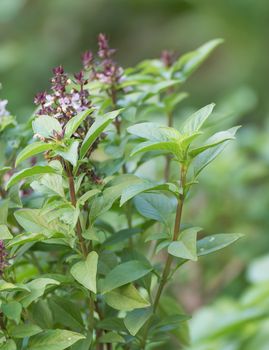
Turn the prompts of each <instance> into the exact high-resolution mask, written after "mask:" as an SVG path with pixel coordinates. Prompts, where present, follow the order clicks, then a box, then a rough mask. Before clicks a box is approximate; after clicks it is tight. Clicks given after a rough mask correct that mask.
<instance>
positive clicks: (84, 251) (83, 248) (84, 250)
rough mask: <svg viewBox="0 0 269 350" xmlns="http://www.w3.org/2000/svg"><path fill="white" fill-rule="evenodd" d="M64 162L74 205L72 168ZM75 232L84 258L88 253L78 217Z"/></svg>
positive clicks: (75, 201)
mask: <svg viewBox="0 0 269 350" xmlns="http://www.w3.org/2000/svg"><path fill="white" fill-rule="evenodd" d="M65 164H66V172H67V176H68V183H69V193H70V200H71V203H72V205H73V206H74V207H76V204H77V199H76V191H75V182H74V177H73V173H72V170H71V168H70V165H69V164H68V163H67V162H66V163H65ZM76 233H77V236H78V240H79V244H80V249H81V252H82V254H83V255H84V257H85V258H86V257H87V255H88V250H87V246H86V243H85V241H84V239H83V236H82V229H81V223H80V220H79V218H78V221H77V223H76Z"/></svg>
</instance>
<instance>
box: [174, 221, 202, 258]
mask: <svg viewBox="0 0 269 350" xmlns="http://www.w3.org/2000/svg"><path fill="white" fill-rule="evenodd" d="M200 230H201V228H200V227H191V228H189V229H186V230H184V231H182V232H181V234H180V236H179V239H178V240H177V241H175V242H172V243H170V244H169V246H168V253H169V254H171V255H173V256H176V257H177V258H182V259H187V260H193V261H197V252H196V239H197V232H199V231H200Z"/></svg>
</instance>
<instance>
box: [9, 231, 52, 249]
mask: <svg viewBox="0 0 269 350" xmlns="http://www.w3.org/2000/svg"><path fill="white" fill-rule="evenodd" d="M44 238H46V236H44V235H43V234H42V233H21V234H19V235H16V236H14V237H13V238H12V239H11V240H10V241H9V242H8V243H7V245H6V246H7V248H12V247H15V246H17V245H20V246H21V245H24V244H26V243H29V242H39V241H42V240H44Z"/></svg>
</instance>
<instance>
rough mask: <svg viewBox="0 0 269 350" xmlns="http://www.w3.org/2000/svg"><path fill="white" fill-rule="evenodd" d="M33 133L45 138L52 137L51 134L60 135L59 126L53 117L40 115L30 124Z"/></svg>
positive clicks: (60, 128)
mask: <svg viewBox="0 0 269 350" xmlns="http://www.w3.org/2000/svg"><path fill="white" fill-rule="evenodd" d="M32 127H33V131H34V133H35V134H37V135H41V136H43V137H45V138H49V137H52V136H53V132H54V131H56V132H57V133H60V134H61V133H62V127H61V124H60V123H59V122H58V120H57V119H56V118H54V117H50V116H48V115H41V116H39V117H37V118H36V119H35V120H34V121H33V123H32Z"/></svg>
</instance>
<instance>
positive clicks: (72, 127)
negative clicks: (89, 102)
mask: <svg viewBox="0 0 269 350" xmlns="http://www.w3.org/2000/svg"><path fill="white" fill-rule="evenodd" d="M91 112H92V109H91V108H90V109H87V110H86V111H83V112H80V113H78V114H77V115H76V116H75V117H72V118H71V119H70V120H69V121H68V122H67V124H66V126H65V133H64V136H65V137H67V138H70V137H71V136H72V135H73V134H74V132H75V131H76V130H77V129H78V127H79V126H80V125H81V123H82V122H83V121H84V120H85V119H86V118H87V117H88V115H89V114H90V113H91Z"/></svg>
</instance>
